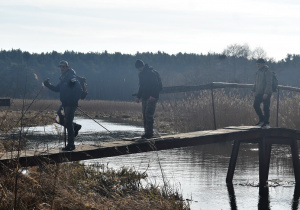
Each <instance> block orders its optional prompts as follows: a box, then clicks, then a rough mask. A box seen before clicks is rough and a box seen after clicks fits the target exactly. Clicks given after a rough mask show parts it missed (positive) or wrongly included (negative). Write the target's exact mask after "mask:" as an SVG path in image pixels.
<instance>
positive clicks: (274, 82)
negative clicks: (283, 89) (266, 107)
mask: <svg viewBox="0 0 300 210" xmlns="http://www.w3.org/2000/svg"><path fill="white" fill-rule="evenodd" d="M277 87H278V77H277V74H276V73H275V72H274V71H272V90H273V92H276V91H277Z"/></svg>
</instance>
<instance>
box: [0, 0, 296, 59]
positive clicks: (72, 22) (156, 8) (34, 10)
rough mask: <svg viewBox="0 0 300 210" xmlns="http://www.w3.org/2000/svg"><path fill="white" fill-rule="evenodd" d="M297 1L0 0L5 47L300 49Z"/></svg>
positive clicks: (279, 55)
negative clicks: (242, 47)
mask: <svg viewBox="0 0 300 210" xmlns="http://www.w3.org/2000/svg"><path fill="white" fill-rule="evenodd" d="M299 24H300V1H299V0H145V1H144V0H60V1H58V0H0V31H1V32H0V43H1V44H0V48H1V49H2V50H10V49H21V50H22V51H29V52H36V53H41V52H52V51H53V50H55V51H58V52H64V51H66V50H69V51H71V50H73V51H76V52H84V53H86V52H103V51H105V50H107V51H108V52H109V53H114V52H121V53H130V54H135V53H136V52H157V51H163V52H166V53H169V54H176V53H178V52H182V53H196V54H200V53H202V54H207V53H208V52H210V53H221V52H222V51H223V50H224V49H225V48H226V47H227V46H229V45H231V44H240V45H244V44H248V45H249V47H250V49H251V50H254V49H255V48H257V47H260V48H263V49H264V50H265V51H266V52H267V56H268V57H269V58H274V59H275V60H280V59H283V58H285V57H286V55H287V54H300V44H299V43H300V41H299V39H300V27H299Z"/></svg>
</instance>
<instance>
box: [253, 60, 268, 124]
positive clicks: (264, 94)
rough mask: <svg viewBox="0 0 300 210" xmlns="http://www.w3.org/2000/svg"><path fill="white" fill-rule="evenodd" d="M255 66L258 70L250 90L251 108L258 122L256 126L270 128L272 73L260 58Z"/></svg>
mask: <svg viewBox="0 0 300 210" xmlns="http://www.w3.org/2000/svg"><path fill="white" fill-rule="evenodd" d="M256 65H257V68H258V70H257V72H256V78H255V83H254V87H253V89H252V95H254V96H255V99H254V104H253V107H254V110H255V112H256V114H257V116H258V117H259V121H258V123H257V124H256V125H257V126H261V127H262V128H270V122H269V118H270V101H271V96H272V92H273V91H272V72H271V71H270V68H269V66H267V65H266V62H265V60H264V59H262V58H260V59H258V60H257V61H256ZM261 104H263V112H262V110H261V107H260V105H261Z"/></svg>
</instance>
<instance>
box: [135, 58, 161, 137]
mask: <svg viewBox="0 0 300 210" xmlns="http://www.w3.org/2000/svg"><path fill="white" fill-rule="evenodd" d="M135 67H136V69H137V70H138V71H139V90H138V94H137V97H136V102H137V103H139V102H140V101H142V113H143V121H144V129H145V134H144V135H142V138H147V139H149V138H152V137H153V124H154V113H155V109H156V103H157V101H158V99H159V92H160V89H161V88H160V81H161V80H160V78H159V74H158V72H157V71H155V70H154V69H153V68H152V67H150V66H148V64H144V62H143V61H142V60H137V61H136V62H135Z"/></svg>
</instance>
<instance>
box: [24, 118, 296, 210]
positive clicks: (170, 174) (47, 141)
mask: <svg viewBox="0 0 300 210" xmlns="http://www.w3.org/2000/svg"><path fill="white" fill-rule="evenodd" d="M76 122H77V123H79V124H82V125H83V127H82V129H81V130H80V134H79V135H78V138H77V139H76V144H88V143H93V144H97V142H98V143H99V142H101V141H113V140H116V139H121V138H123V137H133V136H139V135H141V134H142V132H143V129H142V128H140V127H136V126H130V125H125V124H116V123H107V122H104V121H101V120H99V121H97V122H99V123H100V124H101V125H103V126H104V127H105V128H106V129H108V130H109V131H111V133H109V132H107V131H106V130H105V129H104V128H102V127H101V126H100V125H99V124H97V123H95V122H94V121H92V120H90V119H80V118H77V119H76ZM62 133H63V132H62V129H61V128H60V127H57V126H55V125H51V126H46V127H34V128H30V129H28V136H36V138H31V139H32V140H31V146H30V147H32V148H33V147H45V146H46V145H47V147H57V146H63V135H62ZM42 135H43V136H46V137H45V138H44V139H43V141H42V142H41V136H42ZM57 135H59V139H60V140H57V139H58V138H57ZM231 149H232V142H226V143H220V144H209V145H201V146H194V147H185V148H177V149H170V150H164V151H153V152H145V153H139V154H130V155H122V156H117V157H109V158H101V159H94V160H87V161H83V162H84V163H85V164H93V163H95V162H97V163H101V164H108V166H109V167H111V168H115V169H118V168H120V167H123V166H126V167H133V168H134V169H136V170H138V171H141V172H144V171H147V174H148V182H151V183H157V184H160V185H163V183H167V184H168V185H169V186H171V187H173V188H174V189H177V190H178V191H179V192H181V193H182V195H183V198H184V199H188V200H189V202H190V207H191V209H192V210H198V209H203V210H217V209H222V210H226V209H242V210H243V209H247V210H248V209H250V210H251V209H272V210H285V209H294V210H295V209H298V200H299V192H298V189H295V178H294V171H293V164H292V159H291V153H290V148H289V147H286V146H282V145H281V146H273V147H272V154H271V161H270V171H269V185H270V186H269V187H265V188H261V189H260V188H259V187H258V186H257V184H258V178H259V177H258V174H259V170H258V169H259V168H258V167H259V164H258V163H259V162H258V145H257V144H241V147H240V152H239V156H238V160H237V165H236V169H235V174H234V177H233V186H231V187H227V185H226V182H225V180H226V175H227V170H228V165H229V160H230V155H231Z"/></svg>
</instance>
